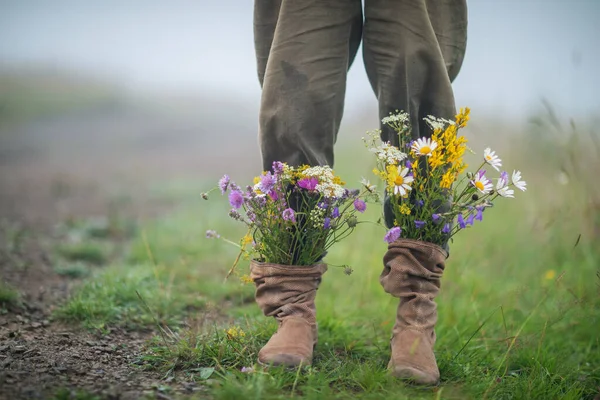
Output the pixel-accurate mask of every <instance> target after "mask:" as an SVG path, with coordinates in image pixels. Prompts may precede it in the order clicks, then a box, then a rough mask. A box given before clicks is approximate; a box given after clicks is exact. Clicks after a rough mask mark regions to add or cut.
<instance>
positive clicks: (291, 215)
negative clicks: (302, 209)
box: [281, 208, 296, 223]
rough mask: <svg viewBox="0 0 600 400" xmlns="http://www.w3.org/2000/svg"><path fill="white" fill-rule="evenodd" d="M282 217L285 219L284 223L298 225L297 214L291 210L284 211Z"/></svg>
mask: <svg viewBox="0 0 600 400" xmlns="http://www.w3.org/2000/svg"><path fill="white" fill-rule="evenodd" d="M281 216H282V217H283V220H284V221H290V222H292V223H296V213H295V212H294V210H292V209H291V208H286V209H285V210H283V213H282V214H281Z"/></svg>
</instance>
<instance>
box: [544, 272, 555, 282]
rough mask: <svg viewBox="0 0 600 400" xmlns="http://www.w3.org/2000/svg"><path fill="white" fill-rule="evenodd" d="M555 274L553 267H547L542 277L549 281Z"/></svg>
mask: <svg viewBox="0 0 600 400" xmlns="http://www.w3.org/2000/svg"><path fill="white" fill-rule="evenodd" d="M555 276H556V271H554V270H553V269H549V270H548V271H546V273H545V274H544V279H545V280H547V281H551V280H552V279H554V277H555Z"/></svg>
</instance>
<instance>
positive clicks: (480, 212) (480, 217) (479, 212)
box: [475, 208, 483, 221]
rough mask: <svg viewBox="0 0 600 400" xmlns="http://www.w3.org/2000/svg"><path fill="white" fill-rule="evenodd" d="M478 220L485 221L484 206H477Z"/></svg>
mask: <svg viewBox="0 0 600 400" xmlns="http://www.w3.org/2000/svg"><path fill="white" fill-rule="evenodd" d="M475 219H476V220H477V221H483V208H477V215H476V216H475Z"/></svg>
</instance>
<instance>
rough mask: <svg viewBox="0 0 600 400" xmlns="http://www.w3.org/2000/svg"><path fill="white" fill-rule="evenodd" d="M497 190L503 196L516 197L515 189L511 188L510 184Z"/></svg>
mask: <svg viewBox="0 0 600 400" xmlns="http://www.w3.org/2000/svg"><path fill="white" fill-rule="evenodd" d="M496 192H497V193H498V194H499V195H500V196H502V197H511V198H514V197H515V196H514V194H515V191H514V190H512V189H510V188H509V187H508V186H504V187H503V188H501V189H498V190H497V191H496Z"/></svg>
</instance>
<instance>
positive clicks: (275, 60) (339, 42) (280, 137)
mask: <svg viewBox="0 0 600 400" xmlns="http://www.w3.org/2000/svg"><path fill="white" fill-rule="evenodd" d="M277 10H278V11H277ZM361 30H362V7H361V2H360V0H328V1H319V0H303V1H293V0H281V1H276V0H256V1H255V15H254V32H255V43H256V45H255V46H256V53H257V67H258V75H259V81H261V86H262V98H261V105H260V116H259V130H260V133H259V141H260V147H261V154H262V159H263V168H264V169H265V170H266V169H270V168H271V165H272V163H273V161H281V162H287V163H288V164H290V165H294V166H297V165H301V164H308V165H325V164H327V165H329V166H333V163H334V154H333V147H334V144H335V141H336V138H337V133H338V130H339V126H340V121H341V119H342V114H343V108H344V96H345V92H346V75H347V71H348V69H349V68H350V65H351V64H352V60H353V59H354V56H355V55H356V51H357V49H358V46H359V44H360V39H361Z"/></svg>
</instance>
